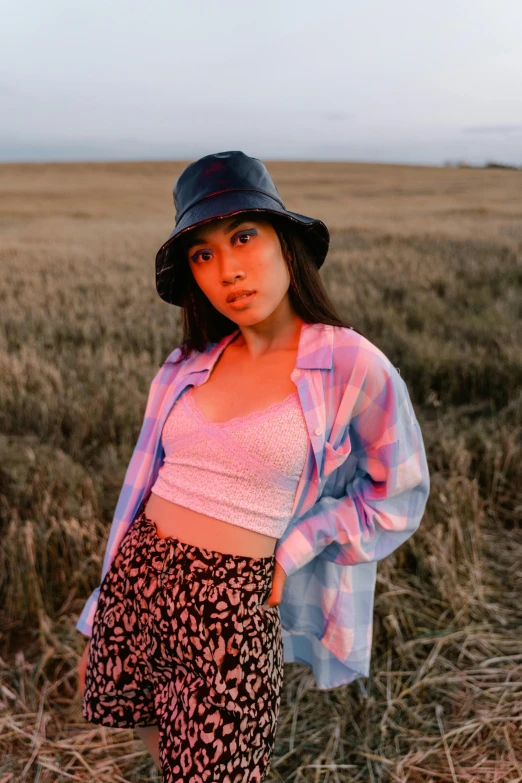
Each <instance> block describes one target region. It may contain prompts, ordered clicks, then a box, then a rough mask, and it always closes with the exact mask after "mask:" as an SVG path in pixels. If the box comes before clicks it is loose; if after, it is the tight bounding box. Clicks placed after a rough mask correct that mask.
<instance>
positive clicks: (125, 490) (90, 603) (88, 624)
mask: <svg viewBox="0 0 522 783" xmlns="http://www.w3.org/2000/svg"><path fill="white" fill-rule="evenodd" d="M164 367H165V365H162V367H161V368H160V370H159V371H158V372H157V373H156V375H155V377H154V379H153V380H152V383H151V385H150V389H149V395H148V398H147V405H146V408H145V414H144V417H143V422H142V425H141V430H140V434H139V436H138V441H137V443H136V446H135V448H134V451H133V453H132V456H131V459H130V462H129V465H128V467H127V471H126V473H125V478H124V481H123V486H122V488H121V490H120V494H119V498H118V503H117V505H116V510H115V512H114V516H113V520H112V524H111V528H110V531H109V537H108V541H107V546H106V549H105V557H104V562H103V569H102V579H103V576H104V574H105V573H106V572H107V570H108V568H109V564H110V561H111V560H112V556H114V554H115V549H117V546H116V544H115V542H116V541H117V540H121V538H122V536H123V535H124V531H123V520H124V518H125V512H126V509H127V507H128V504H129V502H130V499H131V497H132V495H133V494H134V493H135V492H136V491H137V489H138V485H139V482H140V480H141V472H142V468H143V466H144V465H145V456H146V454H147V450H148V444H149V441H150V435H151V430H152V428H153V426H154V423H155V420H156V416H157V410H156V409H157V407H158V402H159V395H158V389H159V387H160V386H161V385H162V382H164V375H165V369H164ZM100 587H101V585H98V587H97V588H96V589H95V590H93V592H92V593H91V595H90V596H89V598H88V599H87V602H86V604H85V606H84V608H83V610H82V613H81V614H80V617H79V618H78V622H77V623H76V629H77V630H78V631H80V633H83V634H84V635H85V636H92V624H93V620H94V615H95V613H96V608H97V606H98V599H99V596H100Z"/></svg>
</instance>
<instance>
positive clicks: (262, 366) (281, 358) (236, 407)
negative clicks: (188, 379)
mask: <svg viewBox="0 0 522 783" xmlns="http://www.w3.org/2000/svg"><path fill="white" fill-rule="evenodd" d="M296 358H297V354H296V352H295V351H289V352H284V353H282V354H281V355H277V356H274V357H271V358H270V359H269V360H268V359H267V360H262V361H257V362H251V361H250V362H245V361H244V360H243V359H242V358H241V357H240V356H239V354H238V353H235V352H233V351H231V352H230V353H228V354H227V351H226V350H225V351H224V352H223V354H222V356H221V357H220V358H219V360H218V362H217V364H216V365H215V366H214V369H213V370H212V373H211V375H210V378H209V379H208V380H207V381H206V382H205V383H202V384H201V385H200V386H197V387H196V388H194V389H193V390H192V395H193V398H194V402H195V403H196V405H197V406H198V408H199V409H200V411H201V412H202V413H203V414H204V415H205V416H206V417H207V419H210V421H214V422H221V421H228V419H231V418H235V417H238V416H247V415H248V414H250V413H253V412H254V411H260V410H263V409H264V408H266V407H268V406H269V405H273V404H274V403H276V402H281V401H282V400H284V399H285V398H286V397H288V395H289V394H292V393H293V392H295V391H296V385H295V384H294V382H293V381H292V380H291V378H290V375H291V373H292V371H293V369H294V367H295V362H296Z"/></svg>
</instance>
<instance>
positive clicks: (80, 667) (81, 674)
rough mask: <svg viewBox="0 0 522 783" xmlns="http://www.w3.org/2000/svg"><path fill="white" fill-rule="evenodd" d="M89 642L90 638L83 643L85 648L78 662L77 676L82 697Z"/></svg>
mask: <svg viewBox="0 0 522 783" xmlns="http://www.w3.org/2000/svg"><path fill="white" fill-rule="evenodd" d="M90 643H91V640H90V639H88V640H87V644H86V645H85V650H84V651H83V654H82V657H81V658H80V660H79V663H78V677H79V679H80V693H81V695H82V698H83V692H84V690H85V670H86V669H87V659H88V657H89V645H90Z"/></svg>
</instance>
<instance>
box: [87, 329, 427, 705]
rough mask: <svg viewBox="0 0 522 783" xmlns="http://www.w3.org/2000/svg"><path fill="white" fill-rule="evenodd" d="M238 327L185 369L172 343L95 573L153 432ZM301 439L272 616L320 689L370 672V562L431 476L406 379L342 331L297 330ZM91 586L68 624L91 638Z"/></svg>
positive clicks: (148, 477)
mask: <svg viewBox="0 0 522 783" xmlns="http://www.w3.org/2000/svg"><path fill="white" fill-rule="evenodd" d="M238 333H239V330H236V331H234V332H233V333H232V334H230V335H227V336H226V337H224V338H223V339H222V340H220V341H219V342H217V343H210V344H209V345H208V346H207V348H206V350H205V351H204V352H202V353H199V352H193V353H192V354H191V355H190V356H189V357H188V358H187V359H186V360H185V361H184V362H181V363H180V364H178V365H175V364H174V363H173V362H174V360H176V359H177V358H179V356H180V349H179V348H176V349H175V350H174V351H173V352H172V353H171V354H170V355H169V356H168V357H167V359H166V360H165V362H164V363H163V364H162V366H161V368H160V370H159V372H158V373H157V374H156V376H155V378H154V379H153V381H152V384H151V387H150V392H149V396H148V401H147V406H146V410H145V416H144V420H143V425H142V428H141V432H140V434H139V438H138V442H137V444H136V447H135V449H134V452H133V454H132V457H131V460H130V463H129V465H128V468H127V472H126V474H125V479H124V483H123V487H122V489H121V492H120V496H119V499H118V503H117V506H116V510H115V513H114V519H113V522H112V526H111V530H110V533H109V540H108V543H107V548H106V552H105V557H104V562H103V569H102V580H103V578H104V577H105V575H106V573H107V571H108V569H109V567H110V565H111V563H112V561H113V559H114V557H115V555H116V553H117V551H118V547H119V545H120V543H121V541H122V539H123V536H124V535H125V533H126V531H127V529H128V528H129V525H130V524H131V523H132V521H133V519H134V517H135V515H136V513H137V510H138V508H139V506H140V504H141V502H142V500H143V499H144V498H146V497H148V494H149V493H150V489H151V487H152V485H153V484H154V482H155V480H156V477H157V475H158V471H159V468H160V467H161V465H162V464H163V459H164V456H165V453H164V450H163V447H162V444H161V431H162V427H163V424H164V422H165V419H166V418H167V416H168V414H169V412H170V410H171V408H172V406H173V405H174V403H175V402H176V400H177V399H178V398H179V397H180V395H181V394H182V393H183V392H184V390H185V389H186V388H187V387H188V386H189V385H194V386H199V384H201V383H205V382H206V381H207V380H208V377H209V375H210V374H211V372H212V369H213V367H214V364H215V363H216V362H217V360H218V358H219V356H220V355H221V353H222V352H223V350H224V349H225V348H226V346H227V345H228V344H229V342H231V341H232V340H233V339H234V338H235V337H236V335H238ZM291 379H292V380H293V381H294V383H295V384H296V386H297V390H298V393H299V398H300V402H301V406H302V409H303V414H304V417H305V420H306V425H307V428H308V433H309V437H310V443H309V449H308V455H307V458H306V461H305V465H304V467H303V471H302V474H301V478H300V480H299V483H298V486H297V491H296V495H295V500H294V505H293V508H292V515H291V518H290V520H289V522H288V525H287V527H286V529H285V532H284V534H283V535H282V536H281V538H280V539H279V540H278V541H277V543H276V548H275V553H274V554H275V557H276V560H277V561H278V563H279V564H280V565H281V566H282V568H283V569H284V571H285V572H286V574H287V579H286V583H285V587H284V592H283V597H282V601H281V603H280V604H279V607H278V609H279V615H280V618H281V625H282V630H283V644H284V659H285V662H294V661H295V662H298V663H304V664H305V665H307V666H308V667H309V668H310V669H311V670H312V672H313V674H314V677H315V681H316V684H317V687H318V688H319V689H321V690H323V689H327V688H332V687H336V686H338V685H342V684H345V683H349V682H352V680H355V679H358V678H360V677H367V676H368V675H369V667H370V657H371V647H372V628H373V604H374V592H375V583H376V569H377V562H378V561H379V560H382V559H383V558H385V557H387V555H389V554H391V553H392V552H393V551H394V550H395V549H397V548H398V547H399V546H400V545H401V544H402V543H404V541H406V540H407V539H408V538H409V537H410V536H411V535H412V534H413V533H414V532H415V530H416V529H417V528H418V526H419V524H420V521H421V519H422V516H423V513H424V509H425V506H426V502H427V499H428V495H429V489H430V479H429V472H428V465H427V460H426V454H425V450H424V444H423V440H422V434H421V430H420V427H419V424H418V422H417V419H416V417H415V413H414V410H413V407H412V404H411V401H410V396H409V393H408V390H407V387H406V384H405V383H404V381H403V380H402V378H401V376H400V374H399V372H398V371H397V369H396V368H395V367H394V366H393V365H392V364H391V362H390V361H389V359H388V358H387V357H386V356H385V355H384V353H383V352H382V351H381V350H379V349H378V348H377V347H376V346H375V345H373V343H371V342H370V341H369V340H368V339H366V338H365V337H363V336H362V335H360V334H359V333H358V332H356V331H355V330H353V329H350V328H346V327H339V326H331V325H328V324H317V323H316V324H308V323H303V326H302V329H301V334H300V339H299V346H298V354H297V360H296V364H295V368H294V370H293V372H292V374H291ZM99 591H100V588H99V587H98V588H97V589H96V590H94V592H93V593H92V595H91V596H90V598H89V599H88V601H87V603H86V605H85V607H84V609H83V611H82V613H81V616H80V618H79V620H78V623H77V626H76V627H77V629H78V630H79V631H81V632H82V633H84V634H85V635H87V636H90V635H91V633H92V623H93V618H94V613H95V611H96V606H97V601H98V595H99Z"/></svg>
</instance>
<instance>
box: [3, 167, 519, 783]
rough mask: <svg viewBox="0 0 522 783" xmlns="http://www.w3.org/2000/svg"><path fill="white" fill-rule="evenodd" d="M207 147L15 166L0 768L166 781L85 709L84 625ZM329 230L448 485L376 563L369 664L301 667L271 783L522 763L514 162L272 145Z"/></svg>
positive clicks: (514, 774)
mask: <svg viewBox="0 0 522 783" xmlns="http://www.w3.org/2000/svg"><path fill="white" fill-rule="evenodd" d="M188 162H189V161H184V162H164V163H163V162H144V163H86V164H79V163H61V164H0V255H1V271H2V278H1V286H0V297H1V312H2V328H1V331H0V336H1V344H0V415H1V428H0V526H1V540H2V550H1V553H0V783H25V781H34V782H35V783H55V782H58V783H65V782H66V781H92V782H94V781H96V782H99V783H115V782H116V781H129V782H131V781H132V783H138V782H139V783H144V782H145V781H153V780H155V781H159V780H160V776H159V773H158V772H157V771H155V769H154V766H153V763H152V761H151V759H150V757H149V756H148V754H147V753H146V751H145V748H144V746H143V745H142V744H141V742H140V741H138V740H137V739H135V738H134V736H133V734H132V732H130V731H122V730H119V731H118V730H116V731H109V730H106V729H103V728H100V727H96V726H93V725H90V724H87V723H86V722H84V721H83V719H82V716H81V708H80V698H79V693H78V683H77V675H76V664H77V661H78V657H79V655H80V654H81V652H82V650H83V645H84V637H82V636H81V635H80V634H79V633H78V632H77V631H75V629H74V624H75V622H76V619H77V616H78V613H79V611H80V610H81V608H82V606H83V603H84V601H85V599H86V597H87V596H88V594H89V593H90V591H91V590H92V589H93V588H94V587H95V586H96V585H97V584H98V582H99V577H100V572H101V561H102V557H103V552H104V542H105V538H106V536H107V535H108V530H109V525H110V522H111V519H112V514H113V512H114V508H115V506H116V501H117V497H118V494H119V491H120V488H121V485H122V482H123V476H124V473H125V470H126V467H127V463H128V460H129V458H130V456H131V453H132V450H133V448H134V445H135V442H136V439H137V436H138V432H139V428H140V426H141V420H142V417H143V413H144V409H145V401H146V395H147V392H148V388H149V384H150V382H151V380H152V377H153V376H154V374H155V373H156V371H157V368H158V366H159V364H160V363H161V362H162V361H163V360H164V359H165V357H166V356H167V354H168V353H170V352H171V351H172V350H173V349H174V348H175V347H176V345H178V344H179V342H180V338H181V329H180V323H179V312H180V311H179V310H178V308H176V307H172V306H169V305H168V304H166V303H164V302H163V301H162V300H161V299H160V298H159V297H158V295H157V293H156V290H155V284H154V258H155V254H156V251H157V250H158V248H159V247H160V245H161V244H162V243H163V242H164V241H165V240H166V239H167V238H168V236H169V234H170V232H171V230H172V228H173V226H174V207H173V201H172V186H173V183H174V181H175V179H176V178H177V176H178V175H179V174H180V173H181V171H182V170H183V169H184V168H185V166H186V165H187V163H188ZM265 162H266V163H267V166H268V168H269V170H270V173H271V175H272V176H273V178H274V181H275V183H276V185H277V187H278V189H279V192H280V193H281V195H282V197H283V200H284V202H285V205H286V207H287V208H288V209H290V210H292V211H295V212H301V213H303V214H305V215H312V216H314V217H319V218H321V219H322V220H324V222H325V223H326V224H327V225H328V227H329V228H330V230H331V235H332V241H331V246H330V251H329V254H328V258H327V260H326V262H325V265H324V266H323V268H322V269H321V276H322V277H323V279H324V281H325V285H326V287H327V289H328V291H329V292H330V295H331V297H332V299H333V301H334V302H335V304H336V305H337V307H338V309H339V311H340V312H341V314H342V315H343V316H344V317H345V318H346V319H347V320H348V321H349V322H350V323H351V324H353V325H354V326H355V327H356V328H357V329H359V331H361V332H362V333H363V334H365V335H366V337H368V339H370V340H371V341H372V342H373V343H374V344H376V345H377V346H378V347H379V348H381V350H383V351H384V353H385V354H386V355H387V356H388V357H389V358H390V359H391V360H392V361H393V363H394V365H395V366H396V367H398V368H399V369H400V372H401V375H402V377H403V378H404V380H405V381H406V384H407V386H408V389H409V391H410V395H411V399H412V402H413V405H414V408H415V411H416V414H417V418H418V420H419V423H420V425H421V429H422V432H423V435H424V442H425V446H426V451H427V455H428V461H429V465H430V474H431V494H430V498H429V501H428V505H427V508H426V512H425V515H424V518H423V520H422V522H421V526H420V528H419V530H418V531H417V532H416V533H415V535H414V536H413V537H412V538H410V539H409V540H408V541H407V542H406V543H405V544H404V545H403V546H402V547H401V548H400V549H399V550H397V551H396V552H395V553H394V554H393V555H392V556H390V557H389V558H387V559H386V560H384V561H381V562H380V563H379V567H378V581H377V591H376V598H375V625H374V637H373V638H374V647H373V657H372V669H371V676H370V677H369V678H367V679H362V680H359V681H356V682H354V683H352V684H350V685H347V686H343V687H340V688H337V689H332V690H330V691H322V692H320V691H318V690H316V689H315V688H314V681H313V678H312V676H311V674H310V672H309V670H308V669H307V668H306V667H304V666H302V665H298V664H290V665H288V664H287V665H286V667H285V687H284V693H283V699H282V704H281V712H280V717H279V724H278V734H277V744H276V747H275V752H274V757H273V761H272V769H271V773H270V777H269V778H268V779H269V780H271V781H284V783H287V782H288V783H290V782H291V783H294V781H295V783H300V782H302V781H310V783H312V782H313V783H340V782H341V781H342V782H343V783H344V781H350V783H355V781H368V782H369V783H381V781H404V782H405V783H406V782H408V783H431V782H432V783H439V782H441V783H442V782H444V783H445V782H446V781H448V782H449V783H455V781H459V782H460V781H466V782H468V781H469V782H470V783H471V782H473V783H475V781H476V782H477V783H479V782H480V783H486V782H487V783H496V782H497V781H498V783H508V782H509V783H515V781H522V608H521V601H520V591H521V588H522V525H521V521H522V383H521V382H522V341H521V336H522V330H521V328H520V327H521V321H522V172H519V171H508V170H488V169H454V168H435V167H427V166H397V165H382V164H364V163H286V162H278V161H276V162H270V161H265Z"/></svg>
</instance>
